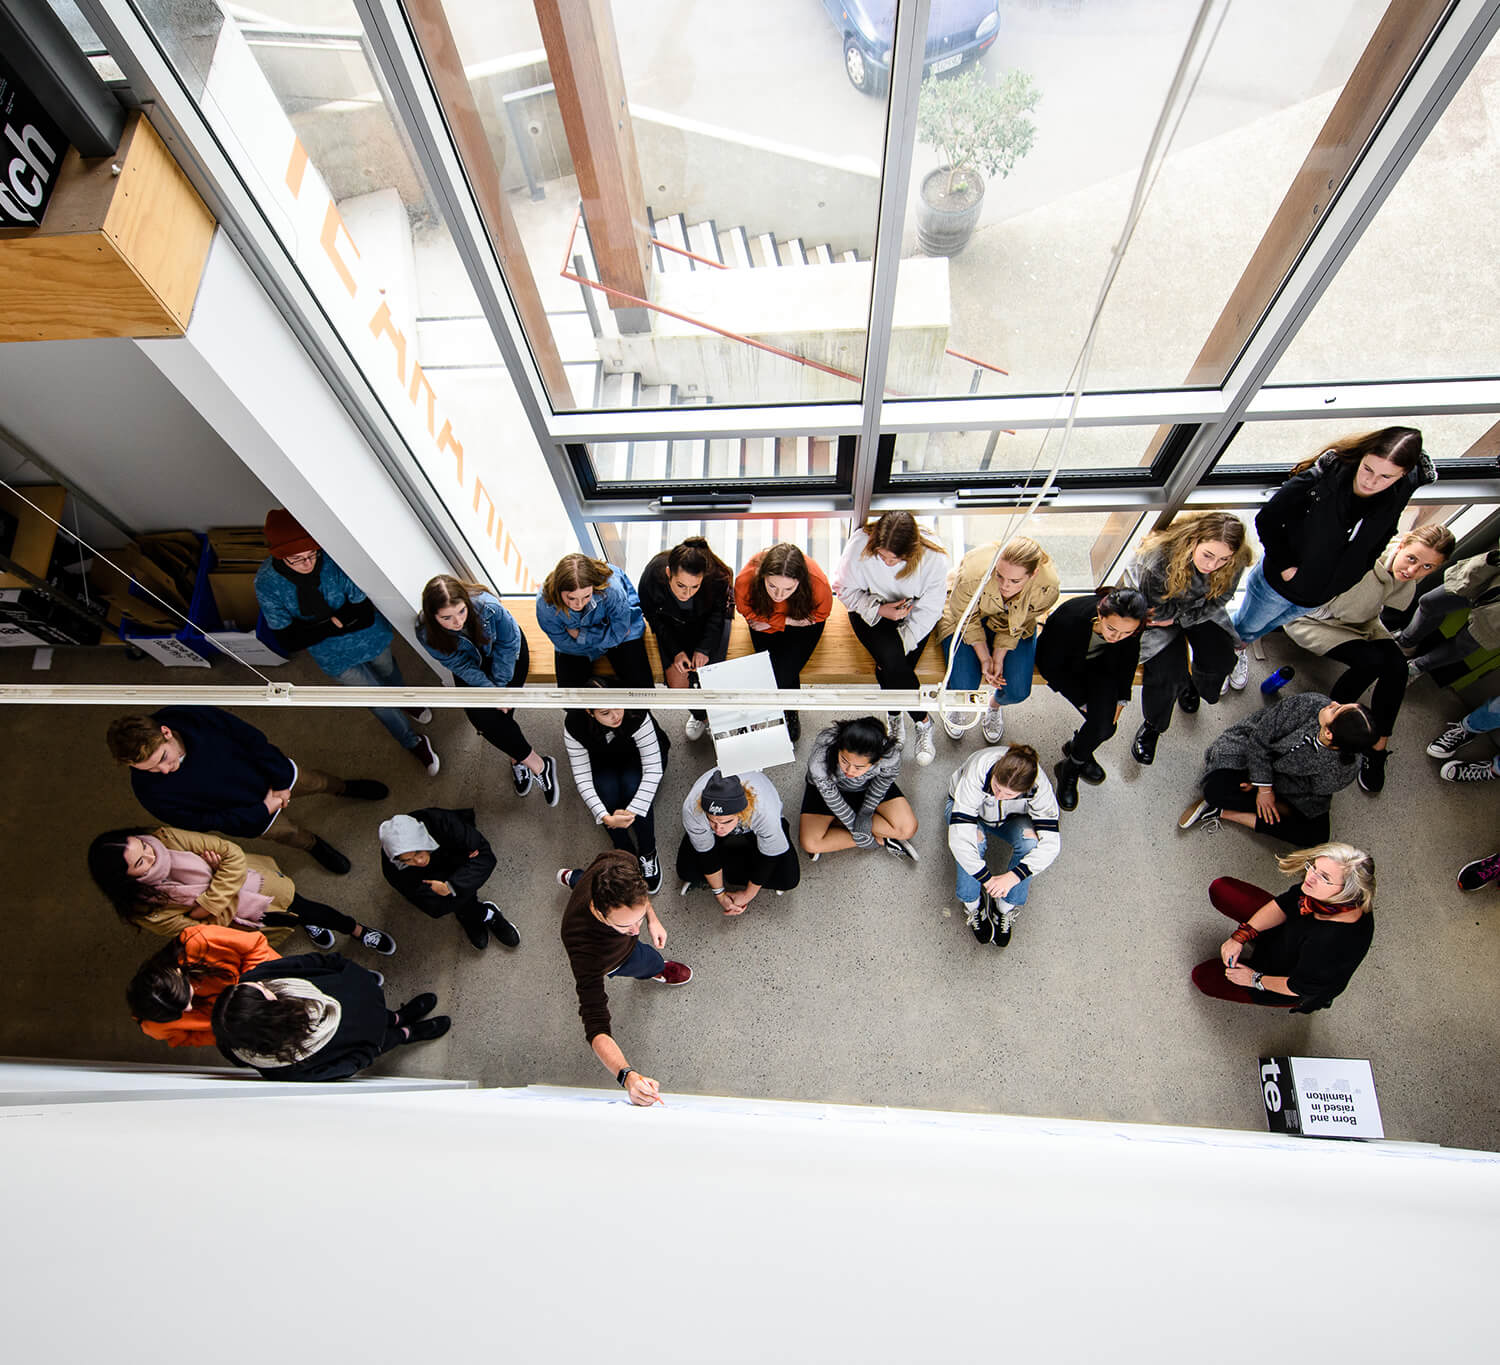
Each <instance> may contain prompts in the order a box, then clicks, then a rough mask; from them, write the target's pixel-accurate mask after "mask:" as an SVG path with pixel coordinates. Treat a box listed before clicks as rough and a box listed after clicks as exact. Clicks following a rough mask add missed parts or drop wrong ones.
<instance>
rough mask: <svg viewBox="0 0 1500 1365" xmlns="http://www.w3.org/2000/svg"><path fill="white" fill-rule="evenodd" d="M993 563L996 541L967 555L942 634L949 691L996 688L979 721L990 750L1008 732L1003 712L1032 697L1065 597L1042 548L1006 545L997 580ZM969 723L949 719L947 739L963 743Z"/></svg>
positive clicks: (1015, 541)
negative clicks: (1049, 630) (1053, 614)
mask: <svg viewBox="0 0 1500 1365" xmlns="http://www.w3.org/2000/svg"><path fill="white" fill-rule="evenodd" d="M994 559H995V546H994V543H993V542H991V543H990V544H988V545H981V546H980V547H979V548H978V549H977V550H970V551H969V553H968V554H966V555H965V556H964V559H963V563H962V564H960V565H959V566H958V579H957V581H956V582H955V583H954V584H953V591H952V592H951V593H950V594H949V596H948V603H947V605H946V606H945V607H944V608H943V615H942V619H941V620H940V621H939V622H938V628H937V637H938V641H939V643H940V644H941V645H942V647H943V659H944V661H945V662H946V661H947V660H948V659H949V657H950V656H951V658H952V660H953V671H952V673H951V674H950V675H949V679H948V686H949V687H950V688H952V689H955V690H961V691H972V690H975V689H977V688H978V687H979V686H980V685H981V684H984V685H987V686H989V687H992V688H994V689H995V690H994V691H993V692H992V693H991V694H990V704H989V707H988V709H987V710H986V711H985V712H984V714H983V718H982V720H981V722H980V729H981V731H982V732H983V734H984V740H985V743H986V744H998V743H1000V739H1001V737H1002V736H1003V735H1004V733H1005V713H1004V711H1002V710H1001V708H1002V707H1004V706H1010V705H1014V704H1015V703H1018V702H1023V701H1025V700H1026V698H1027V697H1029V696H1030V695H1031V675H1032V671H1033V668H1034V664H1035V660H1036V646H1037V632H1038V630H1039V629H1040V627H1041V624H1042V620H1043V618H1044V617H1045V616H1046V614H1047V613H1048V612H1049V611H1050V610H1051V609H1052V606H1053V604H1054V603H1055V602H1056V601H1057V596H1058V591H1057V590H1058V578H1057V568H1056V566H1055V565H1054V564H1053V563H1052V556H1051V555H1049V554H1048V553H1047V552H1046V551H1045V550H1044V549H1042V547H1041V546H1040V545H1038V544H1037V543H1036V541H1034V540H1031V539H1029V538H1027V537H1026V536H1015V537H1013V538H1012V539H1010V540H1008V541H1006V543H1005V546H1004V548H1003V549H1002V550H1001V551H1000V558H999V559H998V560H995V568H994V572H993V573H992V572H991V571H990V561H991V560H994ZM976 594H978V597H979V601H978V603H977V604H976V606H975V608H974V611H973V614H972V615H970V617H969V621H968V624H967V625H966V626H965V627H964V633H963V638H962V639H961V640H955V639H954V635H955V633H956V632H957V630H958V623H959V622H960V621H961V620H962V619H963V615H964V612H965V610H967V608H968V605H969V603H970V602H971V601H973V599H974V597H975V595H976ZM969 719H971V717H969V716H949V715H944V716H943V728H944V729H945V730H946V731H947V732H948V737H949V738H950V739H962V738H963V737H964V728H963V725H962V722H963V721H967V720H969Z"/></svg>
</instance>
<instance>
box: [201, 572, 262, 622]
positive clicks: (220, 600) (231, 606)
mask: <svg viewBox="0 0 1500 1365" xmlns="http://www.w3.org/2000/svg"><path fill="white" fill-rule="evenodd" d="M208 586H209V588H210V589H211V590H212V592H213V595H214V604H215V605H216V606H217V607H218V608H219V615H220V616H221V617H222V618H223V620H224V625H225V626H226V627H227V628H229V629H231V630H242V631H250V632H253V631H254V630H255V622H256V618H257V617H259V615H260V603H259V602H257V601H256V600H255V575H254V574H252V573H224V572H222V571H221V570H217V571H215V572H214V573H211V574H209V576H208Z"/></svg>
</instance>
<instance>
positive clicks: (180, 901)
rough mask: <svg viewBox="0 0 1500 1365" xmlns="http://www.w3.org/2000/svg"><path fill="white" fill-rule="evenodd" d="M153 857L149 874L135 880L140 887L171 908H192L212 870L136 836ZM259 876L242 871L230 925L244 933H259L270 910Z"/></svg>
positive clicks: (153, 840)
mask: <svg viewBox="0 0 1500 1365" xmlns="http://www.w3.org/2000/svg"><path fill="white" fill-rule="evenodd" d="M140 837H141V842H142V843H143V844H148V845H149V846H150V847H151V849H152V850H153V851H154V852H155V854H156V861H155V862H154V863H152V864H151V868H150V870H149V871H148V872H147V873H146V874H145V875H144V876H142V877H140V878H138V879H137V880H138V881H140V882H141V884H142V885H143V886H149V887H150V888H151V889H152V890H153V891H157V892H160V893H161V894H162V895H163V896H165V897H166V898H167V900H168V901H169V902H170V903H171V904H172V905H188V906H191V905H196V904H197V903H198V897H199V896H201V895H202V894H203V893H204V892H205V891H207V890H208V888H209V884H210V883H211V882H212V881H213V879H214V870H213V869H212V868H211V867H209V865H208V864H207V863H206V862H205V861H204V860H203V859H202V858H201V857H199V856H198V854H196V853H184V852H179V851H177V850H175V849H170V848H168V847H167V846H166V845H165V844H164V843H162V841H161V840H160V839H158V838H157V837H156V836H155V835H152V834H143V835H141V836H140ZM260 887H261V876H260V873H259V872H257V871H256V870H255V869H254V868H247V869H246V871H245V882H244V885H243V886H241V887H240V894H239V899H238V901H237V902H236V903H235V909H234V919H233V921H231V922H232V923H233V924H235V925H239V926H240V927H242V928H246V929H259V928H260V927H261V923H262V921H263V920H264V919H265V917H266V911H267V910H269V909H270V908H271V898H270V897H269V896H267V895H264V894H262V892H261V889H260Z"/></svg>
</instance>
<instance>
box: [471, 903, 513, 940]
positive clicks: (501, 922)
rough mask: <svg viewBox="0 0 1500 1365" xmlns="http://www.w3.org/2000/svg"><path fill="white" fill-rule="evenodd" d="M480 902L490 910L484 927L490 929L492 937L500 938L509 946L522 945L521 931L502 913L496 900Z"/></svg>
mask: <svg viewBox="0 0 1500 1365" xmlns="http://www.w3.org/2000/svg"><path fill="white" fill-rule="evenodd" d="M479 903H480V904H481V905H482V906H484V908H485V909H486V910H488V911H489V912H490V917H489V919H487V920H486V921H485V922H484V927H485V928H486V929H488V930H489V931H490V937H491V938H495V939H498V940H499V941H500V942H501V943H502V944H503V945H504V946H505V947H507V948H518V947H520V944H521V931H520V930H519V929H517V928H516V926H515V925H514V924H512V923H511V922H510V921H509V920H508V919H506V918H505V916H504V915H502V914H501V913H500V907H499V906H498V905H496V904H495V902H494V901H480V902H479Z"/></svg>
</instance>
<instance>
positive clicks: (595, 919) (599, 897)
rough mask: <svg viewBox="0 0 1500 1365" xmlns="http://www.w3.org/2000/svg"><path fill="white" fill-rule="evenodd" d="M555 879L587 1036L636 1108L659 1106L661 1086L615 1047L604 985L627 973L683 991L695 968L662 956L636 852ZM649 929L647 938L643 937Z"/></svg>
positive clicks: (613, 854)
mask: <svg viewBox="0 0 1500 1365" xmlns="http://www.w3.org/2000/svg"><path fill="white" fill-rule="evenodd" d="M557 879H558V881H559V882H561V883H562V885H563V886H564V887H565V888H567V890H568V891H569V892H570V894H569V896H568V904H567V907H566V908H565V909H564V910H563V915H562V941H563V948H564V949H565V950H566V952H567V954H568V965H569V966H570V967H572V969H573V983H574V985H575V986H576V987H577V990H578V1013H579V1016H580V1017H581V1018H582V1019H583V1033H584V1037H585V1038H586V1039H587V1040H588V1044H589V1047H590V1048H592V1049H593V1052H594V1056H596V1057H597V1058H598V1059H599V1061H600V1063H601V1064H602V1065H603V1067H604V1069H605V1070H606V1071H608V1072H609V1073H610V1075H612V1076H613V1077H614V1078H615V1081H616V1083H617V1084H618V1085H619V1086H620V1087H621V1088H622V1089H623V1090H624V1091H625V1093H626V1094H627V1095H629V1096H630V1102H631V1104H638V1105H641V1106H642V1107H643V1108H649V1107H650V1106H651V1105H653V1104H660V1103H662V1098H661V1086H660V1085H659V1084H658V1082H657V1081H656V1080H655V1079H653V1078H652V1077H650V1076H647V1075H645V1074H643V1073H642V1072H640V1071H637V1070H636V1068H635V1067H633V1066H631V1065H630V1063H629V1062H628V1061H626V1060H625V1054H624V1052H623V1051H621V1049H620V1045H619V1044H618V1043H617V1042H615V1039H614V1035H613V1033H612V1028H613V1025H612V1023H611V1021H610V1017H609V995H608V993H607V992H606V991H605V989H604V983H605V981H606V980H612V979H613V978H614V977H617V976H629V977H634V978H635V979H636V980H637V981H655V982H656V983H657V984H658V985H662V986H685V985H687V983H688V982H689V981H691V980H692V979H693V969H692V968H691V967H688V966H685V965H684V964H683V963H681V962H669V961H667V959H666V958H664V957H662V955H661V950H662V949H663V948H665V947H666V946H667V931H666V928H665V927H664V926H663V924H662V922H661V920H660V919H658V918H657V915H656V910H655V909H654V908H653V907H652V904H651V896H650V894H649V893H648V892H647V890H646V880H645V878H644V877H642V876H641V868H640V864H639V863H638V862H637V861H636V859H635V857H634V855H632V854H630V853H626V852H624V851H623V850H621V849H611V850H610V851H609V852H608V853H601V854H600V855H599V856H598V857H597V858H595V859H594V861H593V862H591V863H590V864H589V865H588V866H587V867H585V868H567V867H564V868H560V869H559V870H558V874H557ZM643 925H644V927H645V929H646V933H647V939H648V940H649V941H646V940H643V939H642V938H641V937H640V933H641V928H642V926H643Z"/></svg>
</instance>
